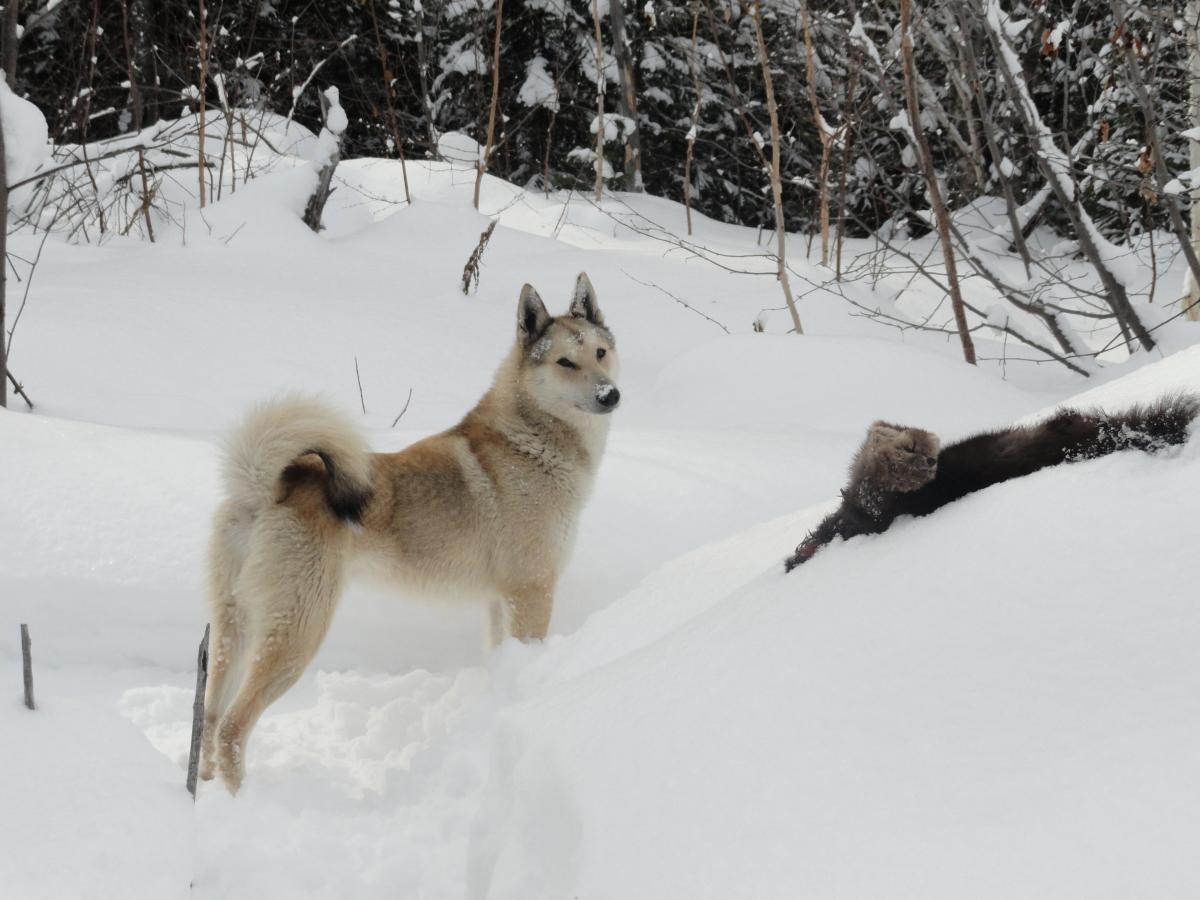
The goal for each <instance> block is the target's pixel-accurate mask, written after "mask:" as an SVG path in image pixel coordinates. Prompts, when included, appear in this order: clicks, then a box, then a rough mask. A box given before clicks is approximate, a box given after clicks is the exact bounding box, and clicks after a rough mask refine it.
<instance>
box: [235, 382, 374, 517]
mask: <svg viewBox="0 0 1200 900" xmlns="http://www.w3.org/2000/svg"><path fill="white" fill-rule="evenodd" d="M224 450H225V452H224V464H223V466H222V476H223V480H224V482H225V490H226V492H227V493H228V496H229V499H230V500H231V501H233V503H234V504H235V505H237V506H239V507H241V508H243V509H249V510H258V509H264V508H266V507H268V506H270V505H272V504H275V503H277V502H279V501H280V500H282V499H283V498H284V497H286V495H287V490H286V488H287V485H286V481H287V480H288V477H289V475H290V474H298V475H299V476H301V477H318V478H320V479H322V482H323V488H324V492H325V498H326V500H327V501H328V503H329V508H330V510H331V511H332V512H333V514H334V515H336V516H337V517H338V518H340V519H343V520H345V521H347V522H359V521H360V520H361V517H362V511H363V507H365V506H366V504H367V501H368V500H369V499H370V497H371V459H370V450H369V449H368V447H367V443H366V441H365V440H364V439H363V437H362V436H361V435H360V434H359V433H358V430H357V429H356V428H355V427H354V424H353V423H352V422H351V421H350V420H349V419H348V418H347V417H346V416H343V415H342V414H341V413H339V412H337V411H336V410H334V409H332V408H330V407H329V406H327V405H326V404H324V403H322V402H321V401H320V400H318V399H316V398H314V397H308V396H304V395H300V394H285V395H283V396H280V397H276V398H275V399H273V400H268V401H266V402H265V403H261V404H259V405H258V406H256V407H255V408H254V409H252V410H251V411H250V413H249V414H248V415H247V416H246V418H245V419H244V420H242V423H241V424H240V425H239V426H238V427H237V428H235V429H234V430H233V432H232V433H231V434H230V435H229V437H228V438H227V440H226V442H225V448H224ZM310 454H312V455H315V456H317V457H320V460H321V463H322V464H323V465H324V472H320V471H319V468H320V467H317V463H316V460H315V459H314V460H312V465H313V466H314V467H316V468H317V469H318V472H316V473H314V472H313V471H312V469H310V468H306V467H303V466H297V465H294V464H295V463H296V461H297V460H298V459H299V458H300V457H303V456H306V455H310Z"/></svg>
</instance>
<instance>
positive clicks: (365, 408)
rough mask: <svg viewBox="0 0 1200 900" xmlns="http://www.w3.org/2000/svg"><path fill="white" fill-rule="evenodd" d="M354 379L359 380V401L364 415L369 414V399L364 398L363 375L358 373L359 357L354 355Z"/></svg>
mask: <svg viewBox="0 0 1200 900" xmlns="http://www.w3.org/2000/svg"><path fill="white" fill-rule="evenodd" d="M354 379H355V380H356V381H357V382H358V402H359V404H361V405H362V411H363V415H364V416H365V415H366V414H367V401H366V400H364V399H363V389H362V376H361V375H359V374H358V357H357V356H356V357H354Z"/></svg>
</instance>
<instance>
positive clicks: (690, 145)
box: [683, 0, 700, 235]
mask: <svg viewBox="0 0 1200 900" xmlns="http://www.w3.org/2000/svg"><path fill="white" fill-rule="evenodd" d="M699 27H700V6H699V4H698V3H697V2H696V0H692V53H691V56H689V57H688V68H689V69H690V70H691V72H692V90H694V91H695V93H696V104H695V106H693V107H692V127H691V128H689V129H688V135H687V158H686V159H685V160H684V163H683V211H684V213H685V214H686V215H687V232H688V235H691V233H692V154H693V151H694V149H695V146H696V135H697V132H698V129H699V128H700V70H699V64H698V55H697V41H696V34H697V32H698V30H699Z"/></svg>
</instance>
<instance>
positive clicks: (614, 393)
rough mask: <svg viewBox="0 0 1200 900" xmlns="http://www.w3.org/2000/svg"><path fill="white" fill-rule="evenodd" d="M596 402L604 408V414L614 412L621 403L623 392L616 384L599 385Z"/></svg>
mask: <svg viewBox="0 0 1200 900" xmlns="http://www.w3.org/2000/svg"><path fill="white" fill-rule="evenodd" d="M596 402H597V403H599V404H600V405H601V406H602V407H603V408H604V412H612V411H613V410H614V409H616V408H617V404H618V403H620V402H621V392H620V391H619V390H617V386H616V385H615V384H600V385H597V386H596Z"/></svg>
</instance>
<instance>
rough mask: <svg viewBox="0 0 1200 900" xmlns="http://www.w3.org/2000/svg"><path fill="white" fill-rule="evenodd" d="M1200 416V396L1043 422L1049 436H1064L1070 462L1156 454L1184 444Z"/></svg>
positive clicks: (1180, 396) (1058, 416) (1174, 396)
mask: <svg viewBox="0 0 1200 900" xmlns="http://www.w3.org/2000/svg"><path fill="white" fill-rule="evenodd" d="M1198 415H1200V396H1198V395H1196V394H1172V395H1168V396H1166V397H1163V398H1162V399H1160V400H1158V401H1156V402H1154V403H1151V404H1145V405H1138V406H1133V407H1130V408H1129V409H1126V410H1124V411H1122V412H1119V413H1114V414H1111V415H1109V414H1106V413H1101V412H1093V413H1083V414H1079V413H1072V412H1069V411H1063V412H1060V413H1058V414H1056V415H1055V416H1054V417H1053V418H1051V419H1049V420H1047V421H1046V422H1045V423H1043V426H1042V427H1043V428H1044V429H1045V430H1046V431H1047V432H1049V433H1061V434H1062V436H1063V437H1064V438H1066V440H1064V444H1063V446H1064V449H1065V450H1066V452H1067V455H1066V458H1067V459H1068V460H1074V459H1093V458H1095V457H1097V456H1104V455H1106V454H1109V453H1114V452H1116V451H1117V450H1145V451H1147V452H1154V451H1155V450H1162V449H1164V448H1166V447H1171V446H1174V445H1176V444H1182V443H1184V442H1186V441H1187V439H1188V430H1189V428H1190V427H1191V424H1192V422H1193V421H1195V419H1196V417H1197V416H1198Z"/></svg>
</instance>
